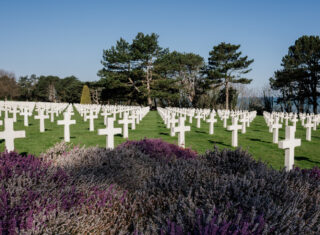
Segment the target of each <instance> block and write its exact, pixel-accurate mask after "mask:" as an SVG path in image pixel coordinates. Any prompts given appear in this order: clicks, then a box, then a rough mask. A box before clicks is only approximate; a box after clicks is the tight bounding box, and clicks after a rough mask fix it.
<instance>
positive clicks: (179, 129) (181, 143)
mask: <svg viewBox="0 0 320 235" xmlns="http://www.w3.org/2000/svg"><path fill="white" fill-rule="evenodd" d="M184 121H185V119H184V118H183V117H179V123H178V126H177V127H174V130H173V131H174V132H178V145H179V146H180V147H182V148H184V147H185V132H186V131H190V129H191V128H190V126H185V125H184Z"/></svg>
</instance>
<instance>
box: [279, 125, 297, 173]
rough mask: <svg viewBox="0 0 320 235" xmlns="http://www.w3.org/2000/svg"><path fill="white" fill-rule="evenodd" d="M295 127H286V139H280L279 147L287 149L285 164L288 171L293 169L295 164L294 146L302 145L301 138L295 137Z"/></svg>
mask: <svg viewBox="0 0 320 235" xmlns="http://www.w3.org/2000/svg"><path fill="white" fill-rule="evenodd" d="M294 134H295V128H294V127H293V126H287V127H286V138H285V140H282V141H279V144H278V146H279V148H281V149H285V160H284V165H285V168H286V170H287V171H290V170H292V168H293V164H294V148H295V147H298V146H300V145H301V139H295V138H294Z"/></svg>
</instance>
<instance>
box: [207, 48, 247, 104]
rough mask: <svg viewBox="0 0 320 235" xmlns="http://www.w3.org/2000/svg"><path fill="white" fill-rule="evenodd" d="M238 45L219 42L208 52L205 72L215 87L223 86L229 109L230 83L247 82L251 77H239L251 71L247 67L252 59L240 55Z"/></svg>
mask: <svg viewBox="0 0 320 235" xmlns="http://www.w3.org/2000/svg"><path fill="white" fill-rule="evenodd" d="M239 48H240V45H232V44H230V43H224V42H222V43H220V44H219V45H218V46H215V47H213V50H212V51H210V52H209V55H210V57H209V59H208V66H207V69H206V74H207V76H208V79H209V80H211V81H212V82H213V83H214V84H216V87H220V86H224V88H225V92H226V96H225V98H226V106H225V108H226V109H229V87H230V84H232V83H242V84H249V83H250V82H251V79H247V78H243V77H241V75H242V74H247V73H248V72H250V71H251V69H249V68H248V67H249V66H250V64H251V63H252V62H253V60H248V57H247V56H243V57H240V56H241V54H242V53H241V52H238V49H239Z"/></svg>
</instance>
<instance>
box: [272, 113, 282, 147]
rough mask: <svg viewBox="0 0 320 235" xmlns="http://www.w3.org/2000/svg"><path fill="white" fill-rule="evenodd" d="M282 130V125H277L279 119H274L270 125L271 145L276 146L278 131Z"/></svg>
mask: <svg viewBox="0 0 320 235" xmlns="http://www.w3.org/2000/svg"><path fill="white" fill-rule="evenodd" d="M280 128H282V125H281V124H279V117H276V118H275V121H274V123H273V125H272V129H273V143H275V144H277V143H278V141H279V129H280Z"/></svg>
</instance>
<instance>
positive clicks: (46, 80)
mask: <svg viewBox="0 0 320 235" xmlns="http://www.w3.org/2000/svg"><path fill="white" fill-rule="evenodd" d="M82 86H83V82H81V81H79V79H77V78H76V77H74V76H70V77H66V78H59V77H57V76H36V75H34V74H33V75H31V76H23V77H20V78H19V79H18V81H16V79H15V77H14V75H13V74H10V73H8V72H5V71H3V70H2V71H1V73H0V99H4V100H25V101H44V102H69V103H79V101H80V96H81V89H82ZM8 87H10V89H8Z"/></svg>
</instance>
